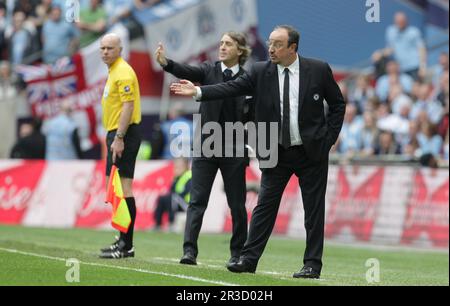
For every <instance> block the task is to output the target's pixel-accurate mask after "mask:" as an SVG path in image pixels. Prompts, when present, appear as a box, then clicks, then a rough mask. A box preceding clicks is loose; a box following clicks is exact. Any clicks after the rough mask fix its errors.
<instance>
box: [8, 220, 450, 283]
mask: <svg viewBox="0 0 450 306" xmlns="http://www.w3.org/2000/svg"><path fill="white" fill-rule="evenodd" d="M113 237H114V233H113V232H109V231H96V230H85V229H38V228H23V227H14V226H0V267H1V269H0V285H3V286H4V285H7V286H8V285H32V286H35V285H58V286H60V285H61V286H66V285H67V286H73V285H82V286H85V285H145V286H215V285H216V286H217V285H218V286H221V285H224V286H231V285H244V286H316V285H318V286H327V285H328V286H329V285H338V286H341V285H358V286H366V285H445V286H448V285H449V273H448V271H449V255H448V252H445V251H442V252H436V251H419V250H414V249H386V248H375V247H370V246H346V245H337V244H333V243H330V242H328V241H326V242H325V251H324V257H323V262H324V267H323V270H322V277H321V279H320V280H299V279H294V278H292V274H293V272H296V271H297V270H298V269H299V268H300V267H301V265H302V262H301V259H302V256H303V251H304V246H305V243H304V241H302V240H298V239H291V238H282V237H277V236H272V237H271V239H270V240H269V244H268V246H267V248H266V250H265V252H264V255H263V257H262V258H261V261H260V263H259V266H258V269H257V272H256V274H247V273H245V274H234V273H230V272H228V271H227V269H226V268H225V263H226V262H227V260H228V259H229V238H230V235H229V234H221V235H212V234H201V235H200V239H199V249H200V254H199V256H198V262H199V265H197V266H184V265H180V264H178V260H179V258H180V257H181V255H182V240H183V237H182V235H181V234H169V233H155V232H137V233H136V234H135V248H136V257H135V258H133V259H122V260H101V259H99V258H97V255H98V249H99V248H100V247H103V246H106V245H107V244H109V243H111V242H112V241H113ZM69 258H75V259H77V260H78V261H79V263H80V265H79V267H80V269H79V276H80V278H79V282H67V281H66V274H68V270H69V269H71V268H72V267H73V265H66V264H67V262H66V260H67V259H69ZM370 258H376V259H377V260H378V262H379V267H380V274H379V275H380V281H379V282H378V283H372V284H369V283H368V282H367V280H366V272H367V270H368V269H369V268H368V267H366V265H365V264H366V261H367V260H368V259H370Z"/></svg>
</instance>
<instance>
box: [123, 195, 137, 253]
mask: <svg viewBox="0 0 450 306" xmlns="http://www.w3.org/2000/svg"><path fill="white" fill-rule="evenodd" d="M125 201H126V202H127V206H128V210H129V211H130V217H131V224H130V227H129V229H128V233H126V234H124V233H122V232H121V233H120V240H123V241H124V242H125V248H126V249H127V250H130V249H131V248H132V247H133V232H134V221H135V220H136V201H135V200H134V197H130V198H125Z"/></svg>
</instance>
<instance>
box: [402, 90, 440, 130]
mask: <svg viewBox="0 0 450 306" xmlns="http://www.w3.org/2000/svg"><path fill="white" fill-rule="evenodd" d="M418 95H419V96H418V99H417V101H415V103H414V105H413V107H412V109H411V114H410V118H411V119H413V120H415V119H417V118H419V116H420V113H425V114H426V116H428V118H429V119H430V120H431V123H433V124H438V123H439V122H440V121H441V118H442V116H443V111H444V110H443V107H442V106H441V104H440V103H439V102H438V101H435V100H434V99H433V98H432V97H431V85H430V84H427V83H423V84H422V85H420V88H419V93H418Z"/></svg>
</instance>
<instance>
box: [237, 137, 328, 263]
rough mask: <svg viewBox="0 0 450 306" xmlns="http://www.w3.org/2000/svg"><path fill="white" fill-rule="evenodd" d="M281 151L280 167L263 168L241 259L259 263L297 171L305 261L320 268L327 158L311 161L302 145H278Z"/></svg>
mask: <svg viewBox="0 0 450 306" xmlns="http://www.w3.org/2000/svg"><path fill="white" fill-rule="evenodd" d="M278 152H279V153H278V164H277V166H276V167H275V168H271V169H262V177H261V191H260V194H259V197H258V204H257V206H256V207H255V209H254V210H253V215H252V219H251V222H250V230H249V234H248V239H247V241H246V242H245V246H244V249H243V250H242V254H241V256H242V257H241V259H244V260H246V261H248V262H250V263H251V264H254V265H257V264H258V261H259V258H260V257H261V255H262V253H263V252H264V248H265V247H266V244H267V241H268V240H269V237H270V235H271V233H272V230H273V227H274V225H275V221H276V218H277V214H278V208H279V207H280V202H281V197H282V195H283V191H284V189H285V187H286V185H287V183H288V182H289V179H290V178H291V176H292V174H295V175H296V176H297V177H298V178H299V184H300V189H301V194H302V199H303V208H304V211H305V229H306V249H305V254H304V257H303V263H304V264H305V265H308V266H311V267H313V268H314V269H316V270H318V271H321V269H322V253H323V241H324V225H325V192H326V187H327V177H328V159H327V160H324V161H321V162H313V161H311V160H310V159H308V157H307V156H306V153H305V150H304V148H303V146H295V147H291V148H289V149H287V150H285V149H283V148H282V147H281V146H279V150H278Z"/></svg>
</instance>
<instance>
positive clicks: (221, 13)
mask: <svg viewBox="0 0 450 306" xmlns="http://www.w3.org/2000/svg"><path fill="white" fill-rule="evenodd" d="M136 17H137V19H138V20H139V21H140V22H141V23H142V24H143V26H144V29H145V39H146V43H147V47H148V49H149V52H150V54H151V57H152V58H153V52H154V51H155V50H156V49H157V47H158V43H159V42H162V43H163V44H164V47H165V48H166V54H167V56H168V57H170V58H171V59H173V60H176V61H180V62H186V61H188V60H189V59H192V58H193V57H196V56H198V55H199V54H201V53H204V52H208V51H210V50H211V49H212V48H214V47H215V46H217V48H218V46H219V41H220V39H221V37H222V35H223V33H225V32H227V31H238V32H249V31H250V30H251V29H252V28H255V27H257V23H258V20H257V8H256V0H228V1H223V0H183V1H180V0H172V1H167V2H164V3H162V4H160V5H157V6H155V7H153V8H152V9H151V10H147V11H144V12H140V13H137V14H136ZM154 67H155V68H157V67H159V65H158V64H157V63H156V61H155V62H154Z"/></svg>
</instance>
